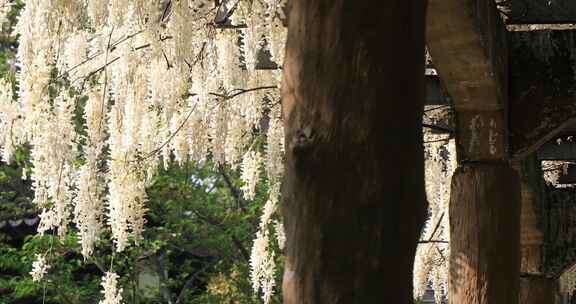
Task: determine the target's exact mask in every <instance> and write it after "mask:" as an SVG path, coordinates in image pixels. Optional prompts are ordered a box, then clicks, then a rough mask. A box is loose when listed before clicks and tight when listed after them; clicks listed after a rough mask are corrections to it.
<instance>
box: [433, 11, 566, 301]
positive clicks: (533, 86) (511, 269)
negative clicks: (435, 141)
mask: <svg viewBox="0 0 576 304" xmlns="http://www.w3.org/2000/svg"><path fill="white" fill-rule="evenodd" d="M497 2H499V3H496V2H494V1H479V0H464V1H462V0H430V1H429V8H428V20H427V22H428V26H427V44H428V48H429V51H430V53H431V56H432V58H433V62H434V66H435V68H436V69H437V71H438V75H439V76H438V77H439V79H440V82H441V83H442V84H443V86H444V87H445V88H446V91H447V94H448V95H449V98H445V99H448V100H450V101H451V103H452V105H453V107H454V111H455V121H456V123H455V136H456V141H457V149H458V161H459V166H460V169H459V170H458V172H457V173H456V174H455V175H454V178H453V185H452V191H453V193H452V198H451V204H450V205H451V206H450V216H451V226H452V227H451V236H452V240H451V241H452V242H451V251H452V252H451V257H450V263H451V269H450V276H451V279H450V288H449V289H450V301H451V302H452V303H473V304H480V303H482V304H484V303H486V304H488V303H490V304H494V303H511V302H513V300H512V299H514V296H513V293H514V292H512V291H514V290H517V288H518V286H519V288H520V289H519V303H523V304H530V303H556V302H555V301H556V297H557V293H558V292H557V287H556V286H557V284H556V282H555V279H556V277H557V276H558V275H559V274H560V272H561V271H562V270H563V267H568V266H570V264H573V263H575V262H576V256H574V257H573V258H572V259H573V260H572V261H571V260H570V257H569V256H561V257H556V256H553V255H550V252H549V251H550V250H549V248H550V246H551V244H553V243H554V240H552V239H551V238H553V236H552V235H551V233H550V230H551V229H550V227H552V226H554V225H550V223H551V222H554V221H555V220H558V221H562V223H563V225H564V226H570V225H574V223H569V222H567V221H566V220H562V219H561V218H560V217H559V215H560V214H562V212H556V213H551V212H548V210H549V209H548V208H547V206H549V204H548V203H547V200H546V197H547V195H546V193H545V192H546V189H545V186H544V182H543V179H542V172H541V170H540V166H539V161H540V160H542V159H548V160H567V159H568V160H570V159H576V153H575V152H576V149H574V147H573V144H566V145H560V146H559V145H557V144H555V143H551V142H553V140H554V139H555V138H557V137H560V136H569V135H574V134H576V133H575V132H574V125H575V122H576V77H575V76H576V64H575V63H576V31H574V30H573V28H574V27H573V26H572V25H571V24H573V23H576V2H575V1H570V0H554V1H541V0H509V1H497ZM518 29H519V30H518ZM440 99H443V98H440ZM565 208H567V209H570V210H571V209H573V207H571V206H566V207H565ZM551 216H552V217H551ZM554 216H556V217H559V218H557V219H555V218H553V217H554ZM556 226H558V225H556ZM564 228H566V227H564ZM570 228H572V227H568V228H566V229H570ZM571 245H574V242H565V243H564V244H562V245H560V246H558V244H554V246H555V247H554V249H555V250H556V251H555V252H556V253H557V254H560V255H571V254H570V252H573V250H571V249H570V248H562V246H565V247H566V246H571ZM558 247H560V249H559V248H558ZM558 261H561V262H558Z"/></svg>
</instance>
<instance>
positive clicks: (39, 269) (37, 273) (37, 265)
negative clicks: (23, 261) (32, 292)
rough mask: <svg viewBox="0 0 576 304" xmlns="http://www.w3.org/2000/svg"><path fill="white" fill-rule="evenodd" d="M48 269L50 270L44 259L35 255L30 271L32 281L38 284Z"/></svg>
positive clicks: (39, 255)
mask: <svg viewBox="0 0 576 304" xmlns="http://www.w3.org/2000/svg"><path fill="white" fill-rule="evenodd" d="M48 269H50V265H48V264H47V263H46V258H45V257H44V256H43V255H41V254H37V255H36V260H35V261H34V262H32V271H30V275H31V276H32V281H34V282H40V281H41V280H42V278H44V275H45V274H47V273H48Z"/></svg>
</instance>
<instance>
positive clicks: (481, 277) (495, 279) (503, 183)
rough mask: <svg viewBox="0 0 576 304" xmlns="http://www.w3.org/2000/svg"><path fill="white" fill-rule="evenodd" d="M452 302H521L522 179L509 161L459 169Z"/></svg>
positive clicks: (453, 222)
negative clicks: (519, 289)
mask: <svg viewBox="0 0 576 304" xmlns="http://www.w3.org/2000/svg"><path fill="white" fill-rule="evenodd" d="M450 237H451V240H450V294H449V298H450V302H451V303H466V304H510V303H518V287H519V278H520V179H519V177H518V175H517V173H516V171H514V170H513V169H512V168H511V167H510V166H509V165H507V164H504V163H502V164H498V163H479V164H472V165H466V166H464V167H461V168H459V169H458V170H457V171H456V173H455V174H454V176H453V179H452V197H451V199H450Z"/></svg>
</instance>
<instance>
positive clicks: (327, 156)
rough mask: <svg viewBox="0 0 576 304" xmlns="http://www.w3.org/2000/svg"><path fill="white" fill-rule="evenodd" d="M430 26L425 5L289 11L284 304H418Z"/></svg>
mask: <svg viewBox="0 0 576 304" xmlns="http://www.w3.org/2000/svg"><path fill="white" fill-rule="evenodd" d="M424 19H425V1H424V0H389V1H380V0H372V1H368V0H358V1H356V0H355V1H350V0H293V1H292V9H291V13H290V21H289V28H288V41H287V53H286V59H285V65H284V83H283V112H284V118H285V121H286V157H287V160H286V179H285V183H284V190H283V198H284V205H283V208H284V209H283V213H284V218H285V227H286V233H287V251H286V253H287V259H286V267H285V275H284V283H283V294H284V303H285V304H320V303H341V304H354V303H362V304H370V303H378V304H382V303H391V304H392V303H393V304H404V303H412V267H413V259H414V253H415V248H416V243H417V239H418V236H419V233H420V229H421V224H422V222H423V219H424V215H425V198H424V184H423V183H424V172H423V152H422V134H421V119H422V108H423V101H424V94H423V93H424V92H423V91H424V77H423V74H424V73H423V66H424V24H425V20H424Z"/></svg>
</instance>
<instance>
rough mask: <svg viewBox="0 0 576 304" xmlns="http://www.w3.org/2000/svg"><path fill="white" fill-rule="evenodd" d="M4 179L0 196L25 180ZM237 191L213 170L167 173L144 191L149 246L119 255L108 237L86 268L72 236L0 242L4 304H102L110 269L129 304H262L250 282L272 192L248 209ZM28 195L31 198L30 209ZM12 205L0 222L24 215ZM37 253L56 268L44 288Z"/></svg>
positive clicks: (16, 172) (231, 178)
mask: <svg viewBox="0 0 576 304" xmlns="http://www.w3.org/2000/svg"><path fill="white" fill-rule="evenodd" d="M0 172H7V173H5V175H6V177H4V180H5V181H6V184H2V183H0V191H4V190H5V189H6V190H7V189H8V186H7V185H10V184H11V183H12V182H15V181H13V180H12V179H18V180H21V178H20V172H21V170H20V169H18V168H17V167H9V166H0ZM1 181H2V177H1V176H0V182H1ZM25 186H29V185H25ZM239 188H240V181H239V177H238V175H237V173H236V172H234V171H232V170H229V169H228V168H224V167H219V168H216V169H215V166H214V165H213V164H211V163H208V164H206V165H203V166H193V165H192V164H187V165H185V166H183V167H178V166H171V167H170V168H168V169H162V170H160V171H159V172H158V174H157V175H156V176H155V177H154V178H153V180H152V182H151V185H150V187H149V188H148V190H147V192H148V196H149V202H148V207H149V209H150V210H149V212H148V213H147V221H148V222H147V225H146V231H145V234H144V240H143V241H142V242H141V243H140V244H139V246H138V247H132V248H130V249H128V250H127V251H126V252H123V253H121V254H117V253H114V252H113V250H112V249H113V248H112V247H111V244H110V241H109V234H110V231H105V232H104V233H103V239H104V240H103V241H101V242H100V243H99V244H98V247H97V249H96V251H95V254H94V257H93V258H90V259H89V260H87V261H84V260H83V258H82V256H81V254H80V250H81V248H80V246H79V244H78V240H77V238H76V236H75V234H73V233H70V234H68V235H67V236H66V237H65V238H64V239H59V238H57V237H53V236H51V235H47V236H28V237H26V239H24V240H23V242H22V245H21V246H17V245H10V243H13V242H11V241H10V240H9V239H8V237H7V236H4V240H2V239H1V237H0V246H1V247H0V274H2V275H0V277H1V278H2V279H0V304H2V303H13V301H16V300H19V299H20V300H21V299H32V302H30V303H41V299H42V298H43V297H45V301H46V303H50V302H52V303H97V300H96V299H100V298H101V295H100V286H99V284H100V279H101V276H102V275H103V272H105V271H108V270H110V269H112V270H113V271H115V272H117V273H118V274H119V275H120V276H121V282H120V284H121V286H122V288H124V295H123V296H124V299H125V302H126V303H168V299H170V300H171V301H172V303H191V304H195V303H198V304H200V303H202V304H206V303H208V304H210V303H242V304H250V303H261V300H260V299H259V297H258V296H257V295H255V294H254V292H253V291H252V288H251V283H250V281H249V273H250V269H249V254H250V250H251V246H252V239H253V238H254V234H255V232H256V230H257V227H258V217H259V213H260V210H261V207H262V206H263V204H264V203H265V200H266V199H267V194H266V193H267V189H266V187H265V185H264V186H261V187H260V188H259V189H258V191H257V197H256V199H255V200H253V201H245V200H244V199H243V198H242V197H241V195H240V191H239ZM28 190H29V189H28ZM4 192H10V191H4ZM0 193H2V192H0ZM30 195H31V192H29V191H28V192H26V195H25V197H26V201H29V200H30V199H29V198H30ZM10 197H13V195H12V196H6V197H5V200H6V201H9V200H10ZM0 198H1V196H0ZM14 202H15V201H14ZM11 205H13V206H15V207H14V209H3V210H2V212H0V215H6V214H8V215H17V214H21V213H19V212H21V210H19V209H17V207H16V206H18V205H19V204H17V203H13V204H11ZM1 235H2V234H0V236H1ZM37 253H47V255H46V256H47V261H48V263H49V264H50V265H51V268H50V270H49V271H48V274H47V275H46V277H45V280H44V282H42V283H40V284H38V283H34V282H32V280H31V277H30V275H29V274H28V273H29V272H30V270H31V264H32V259H33V257H34V254H37ZM278 276H279V277H280V273H279V274H278ZM143 278H147V279H148V280H149V281H152V282H153V283H154V282H156V281H159V282H161V284H151V283H150V282H148V283H145V282H143V281H145V280H144V279H143ZM44 289H45V293H44ZM34 301H35V302H34ZM274 302H275V303H280V302H281V301H280V300H279V299H275V301H274Z"/></svg>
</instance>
